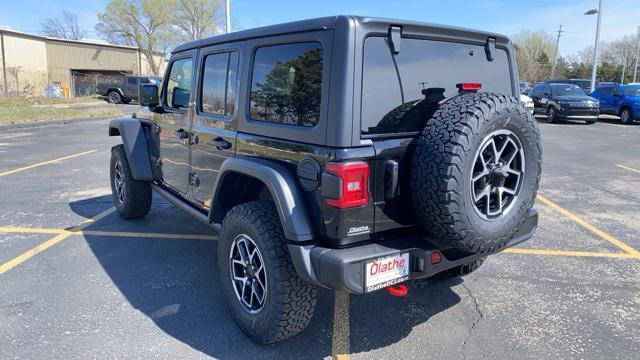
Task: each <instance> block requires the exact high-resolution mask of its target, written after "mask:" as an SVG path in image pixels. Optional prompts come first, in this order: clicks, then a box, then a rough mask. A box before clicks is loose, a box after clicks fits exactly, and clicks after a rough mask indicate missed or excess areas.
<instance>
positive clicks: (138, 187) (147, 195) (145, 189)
mask: <svg viewBox="0 0 640 360" xmlns="http://www.w3.org/2000/svg"><path fill="white" fill-rule="evenodd" d="M110 178H111V195H112V196H113V202H114V204H115V206H116V209H117V210H118V214H120V216H121V217H122V218H124V219H138V218H141V217H144V216H145V215H147V214H148V213H149V210H150V209H151V201H152V197H153V192H152V190H151V185H149V183H148V182H147V181H141V180H135V179H134V178H133V175H132V174H131V168H130V167H129V162H128V160H127V153H126V152H125V150H124V145H122V144H120V145H116V146H114V147H112V148H111V165H110Z"/></svg>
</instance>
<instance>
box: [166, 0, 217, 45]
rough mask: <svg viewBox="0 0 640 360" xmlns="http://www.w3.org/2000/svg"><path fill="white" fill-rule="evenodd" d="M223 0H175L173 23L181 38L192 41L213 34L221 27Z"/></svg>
mask: <svg viewBox="0 0 640 360" xmlns="http://www.w3.org/2000/svg"><path fill="white" fill-rule="evenodd" d="M222 4H223V1H222V0H175V1H174V3H173V6H172V9H171V13H172V15H173V19H172V21H171V22H172V24H173V26H174V27H175V28H176V31H177V35H178V38H179V40H182V41H192V40H198V39H202V38H205V37H209V36H213V35H215V34H216V32H217V31H218V30H219V29H220V26H219V24H220V23H221V22H222V15H224V13H223V11H222V10H223V8H222Z"/></svg>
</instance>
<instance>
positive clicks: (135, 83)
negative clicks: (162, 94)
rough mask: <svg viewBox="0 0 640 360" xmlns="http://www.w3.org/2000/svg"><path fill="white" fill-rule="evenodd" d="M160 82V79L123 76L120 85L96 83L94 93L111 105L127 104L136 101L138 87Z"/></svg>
mask: <svg viewBox="0 0 640 360" xmlns="http://www.w3.org/2000/svg"><path fill="white" fill-rule="evenodd" d="M161 81H162V79H161V78H159V77H153V76H125V77H123V78H122V81H121V82H120V83H98V86H97V88H96V92H97V93H98V94H99V95H102V96H104V97H105V98H106V99H107V101H108V102H110V103H112V104H121V103H125V104H128V103H129V102H130V101H131V100H135V101H138V87H139V86H140V85H142V84H160V82H161Z"/></svg>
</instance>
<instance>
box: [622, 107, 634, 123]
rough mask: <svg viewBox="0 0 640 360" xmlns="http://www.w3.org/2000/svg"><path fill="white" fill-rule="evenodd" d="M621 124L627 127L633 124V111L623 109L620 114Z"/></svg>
mask: <svg viewBox="0 0 640 360" xmlns="http://www.w3.org/2000/svg"><path fill="white" fill-rule="evenodd" d="M620 122H621V123H623V124H625V125H629V124H633V117H631V111H629V109H626V108H625V109H622V112H620Z"/></svg>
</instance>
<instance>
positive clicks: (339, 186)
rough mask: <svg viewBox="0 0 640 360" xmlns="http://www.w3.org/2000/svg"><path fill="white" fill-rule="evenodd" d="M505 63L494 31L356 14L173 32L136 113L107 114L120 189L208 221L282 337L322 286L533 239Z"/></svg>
mask: <svg viewBox="0 0 640 360" xmlns="http://www.w3.org/2000/svg"><path fill="white" fill-rule="evenodd" d="M514 59H515V57H514V52H513V48H512V45H511V42H510V41H509V39H508V38H506V37H504V36H502V35H497V34H492V33H485V32H479V31H472V30H465V29H459V28H451V27H442V26H435V25H429V24H423V23H416V22H409V21H399V20H384V19H373V18H366V17H354V16H337V17H327V18H321V19H314V20H307V21H300V22H294V23H289V24H283V25H274V26H268V27H263V28H258V29H253V30H246V31H239V32H234V33H230V34H225V35H220V36H216V37H213V38H209V39H204V40H199V41H195V42H191V43H188V44H185V45H181V46H179V47H178V48H176V49H175V50H174V51H173V53H172V55H171V59H170V62H169V67H168V70H167V72H166V74H165V79H164V81H163V84H162V87H161V88H158V87H157V86H155V85H143V86H141V88H140V99H141V103H142V105H145V106H148V110H144V111H141V112H139V113H138V114H137V115H136V117H135V118H125V119H117V120H113V121H111V123H110V125H109V135H110V136H121V137H122V142H123V144H122V145H118V146H115V147H114V148H113V149H112V158H111V165H110V166H111V186H112V191H113V199H114V202H115V204H116V207H117V209H118V212H119V213H120V215H121V216H122V217H123V218H127V219H132V218H139V217H143V216H145V215H147V213H148V212H149V209H150V206H151V197H152V190H153V191H155V192H156V193H157V194H160V195H161V196H163V197H165V198H166V199H168V200H169V201H170V202H172V203H173V204H175V205H176V206H178V207H179V208H181V209H183V210H184V211H186V212H187V213H189V214H190V215H192V216H193V217H195V218H197V219H199V220H200V221H202V222H203V223H205V224H208V225H209V226H210V227H211V228H212V229H213V230H214V231H216V232H218V233H219V245H218V264H219V268H218V272H219V276H220V281H221V291H222V292H223V293H224V295H225V297H226V298H227V303H228V306H229V309H230V312H231V314H232V315H233V317H234V319H235V320H236V322H237V323H238V325H239V326H240V328H242V330H243V331H244V332H245V333H246V334H247V335H248V336H249V337H251V338H252V339H254V340H256V341H259V342H264V343H268V342H275V341H279V340H282V339H285V338H287V337H289V336H292V335H294V334H296V333H298V332H300V331H301V330H302V329H304V328H305V327H306V326H307V325H308V323H309V321H310V319H311V318H312V316H313V312H314V308H315V304H316V293H317V287H326V288H331V289H335V290H339V291H348V292H351V293H357V294H361V293H367V292H371V291H375V290H378V289H383V288H387V290H388V291H389V292H391V293H393V294H395V295H402V294H404V293H406V291H407V288H406V286H404V285H403V284H401V283H402V282H404V281H407V280H412V279H423V278H426V277H429V276H432V275H434V274H436V273H440V272H444V271H447V272H449V273H452V274H456V275H464V274H466V273H469V272H471V271H473V270H475V269H476V268H478V266H480V264H482V262H483V260H484V259H485V258H486V256H488V255H490V254H493V253H496V252H498V251H500V250H502V249H504V248H506V247H509V246H513V245H515V244H518V243H520V242H522V241H525V240H527V239H529V238H530V237H531V236H532V235H533V233H534V231H535V229H536V226H537V212H536V211H535V210H533V209H532V206H533V203H534V199H535V195H536V191H537V188H538V182H539V179H540V166H541V148H540V138H539V133H538V128H537V125H536V122H535V121H534V119H533V118H532V116H531V115H530V114H529V113H528V112H527V110H526V109H525V108H524V106H523V105H522V104H521V103H520V101H519V100H518V98H517V96H518V77H517V75H516V74H517V71H516V65H515V62H514Z"/></svg>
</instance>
